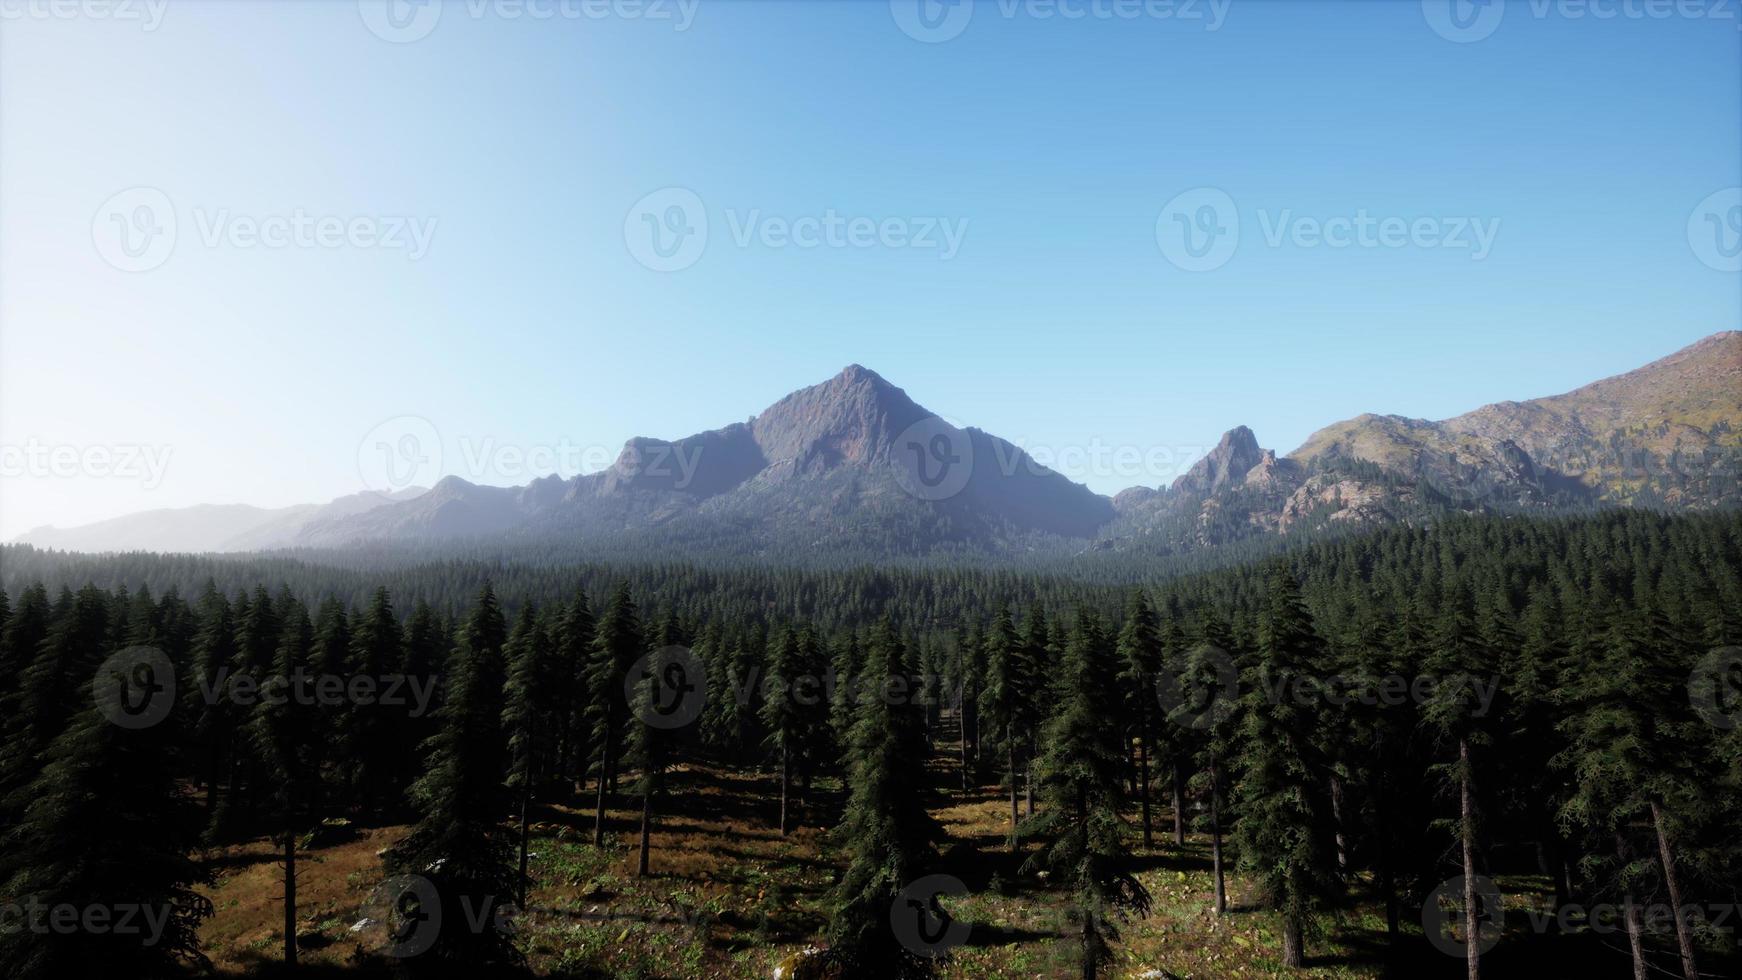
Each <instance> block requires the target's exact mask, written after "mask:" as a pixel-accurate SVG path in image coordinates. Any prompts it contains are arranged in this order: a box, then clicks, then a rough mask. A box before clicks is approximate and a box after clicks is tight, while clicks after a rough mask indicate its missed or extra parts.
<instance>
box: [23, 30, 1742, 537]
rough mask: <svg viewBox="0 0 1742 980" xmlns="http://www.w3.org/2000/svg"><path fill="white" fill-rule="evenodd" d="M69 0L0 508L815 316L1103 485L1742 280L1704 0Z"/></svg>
mask: <svg viewBox="0 0 1742 980" xmlns="http://www.w3.org/2000/svg"><path fill="white" fill-rule="evenodd" d="M60 2H61V3H65V4H67V6H59V7H55V6H51V5H50V0H0V14H4V19H3V20H0V445H3V446H4V449H5V452H6V457H5V463H6V470H5V472H4V473H3V474H0V536H5V537H10V536H12V535H15V534H17V533H19V532H21V531H23V530H26V529H28V528H30V527H34V526H37V525H40V524H49V523H53V524H59V525H63V526H65V525H69V524H76V523H82V522H86V521H90V520H95V519H100V518H105V517H110V516H115V515H118V514H122V513H126V512H130V511H134V510H141V509H146V508H151V507H166V506H181V505H186V504H192V503H198V502H220V503H229V502H244V503H253V504H260V505H274V506H276V505H285V504H290V503H296V502H303V501H319V500H325V499H328V498H331V497H334V496H338V495H340V494H344V493H349V492H353V491H355V490H358V489H361V488H362V487H364V486H365V485H368V484H369V483H370V482H371V477H370V474H369V473H368V472H367V467H366V466H365V467H363V468H362V469H360V466H359V447H360V446H363V447H364V449H365V452H366V451H367V447H368V445H369V444H371V442H372V441H375V442H379V441H381V439H380V435H381V433H382V432H387V433H388V434H389V435H392V436H393V437H394V438H398V435H399V434H402V430H407V428H408V427H409V428H410V429H415V430H416V431H418V432H423V433H426V434H427V433H430V432H433V433H434V434H435V435H434V436H433V438H436V439H439V440H440V447H439V452H437V453H433V454H432V453H428V452H426V453H424V454H423V457H424V458H434V459H436V460H437V466H438V468H439V470H440V471H441V472H446V473H457V474H459V475H461V476H465V477H467V478H468V479H472V480H474V481H477V482H489V483H520V482H525V480H526V479H528V478H530V477H531V476H533V475H538V474H539V473H542V472H548V471H549V470H551V469H552V468H556V469H560V470H563V471H565V472H574V471H576V470H583V469H592V468H597V467H598V466H600V465H604V464H605V463H606V462H608V460H609V458H610V457H611V456H612V455H614V453H615V451H616V449H617V448H618V447H619V446H620V445H621V443H622V441H623V440H624V439H625V438H627V437H629V436H633V435H652V436H661V437H677V436H682V435H685V434H688V433H691V432H694V431H697V430H701V429H706V428H713V427H716V426H719V425H723V424H726V423H729V422H732V421H738V420H742V419H744V418H747V417H748V416H750V415H752V414H754V413H755V412H757V411H760V410H761V409H762V408H764V407H765V406H766V405H768V404H769V403H771V402H772V401H774V400H775V399H776V398H778V397H779V396H781V395H783V394H785V393H786V392H788V391H790V390H792V389H795V388H798V387H801V386H803V385H806V384H810V383H815V382H818V381H821V380H823V379H825V378H827V377H829V376H831V375H833V374H834V373H836V372H837V371H839V370H840V369H841V368H842V367H843V366H844V365H846V364H848V363H853V362H858V363H862V364H864V365H866V366H868V367H871V368H873V369H875V370H877V371H878V372H880V373H881V374H883V375H884V376H885V377H886V378H888V379H889V380H890V381H892V382H894V383H895V384H897V385H900V386H902V387H904V388H906V389H907V391H908V392H909V394H911V395H912V396H913V397H914V398H915V399H916V400H918V401H919V402H920V403H921V404H924V405H926V406H928V407H929V408H931V409H933V410H934V411H936V412H938V413H940V414H943V415H945V416H946V417H948V418H951V419H953V420H956V421H960V422H963V423H967V424H973V425H978V426H980V427H982V428H985V429H988V430H990V431H992V432H995V433H997V434H999V435H1002V436H1005V437H1006V438H1009V439H1011V440H1013V441H1016V442H1018V443H1020V444H1023V445H1025V446H1028V447H1030V448H1032V449H1035V450H1037V451H1038V452H1039V453H1040V454H1041V457H1042V458H1043V460H1044V459H1046V458H1049V457H1051V458H1057V459H1060V460H1061V466H1060V468H1061V469H1064V470H1065V471H1066V472H1067V473H1068V474H1069V475H1071V476H1073V477H1075V478H1077V479H1079V480H1082V481H1084V482H1086V483H1088V484H1089V485H1090V486H1092V487H1093V488H1095V489H1096V490H1099V491H1102V492H1109V493H1110V492H1114V491H1117V490H1119V489H1120V488H1122V487H1125V486H1129V485H1132V484H1148V485H1155V484H1159V483H1162V482H1165V481H1167V480H1168V479H1170V478H1171V476H1172V475H1173V474H1174V472H1175V471H1177V469H1178V466H1179V465H1180V464H1181V463H1183V462H1184V461H1187V460H1189V458H1190V457H1191V456H1193V455H1195V454H1197V453H1199V452H1201V451H1202V449H1203V447H1206V446H1208V445H1212V444H1213V443H1214V442H1215V440H1216V439H1217V437H1218V436H1219V435H1220V434H1221V433H1222V432H1223V431H1224V430H1225V429H1227V428H1230V427H1232V426H1234V425H1236V424H1242V423H1244V424H1247V425H1249V426H1251V427H1252V428H1253V429H1254V430H1255V431H1256V432H1257V434H1258V437H1259V440H1260V442H1261V443H1262V444H1264V445H1266V446H1273V447H1275V448H1277V449H1278V450H1280V451H1284V452H1286V451H1288V450H1290V449H1293V448H1294V447H1295V446H1297V445H1299V444H1300V443H1301V442H1302V441H1303V440H1304V439H1305V437H1306V436H1307V435H1308V434H1309V433H1310V432H1311V431H1313V430H1314V429H1316V428H1318V427H1319V426H1321V425H1324V424H1327V423H1329V422H1333V421H1336V420H1338V419H1342V418H1346V417H1348V416H1351V415H1355V414H1358V413H1360V412H1364V411H1376V412H1388V413H1397V414H1403V415H1411V416H1421V417H1428V418H1442V417H1446V416H1450V415H1454V414H1457V413H1459V412H1462V411H1466V410H1468V409H1471V408H1474V407H1476V406H1478V405H1481V404H1484V403H1486V402H1490V401H1494V400H1499V399H1507V398H1515V399H1517V398H1529V397H1534V396H1540V395H1546V394H1551V393H1555V392H1559V391H1562V390H1565V389H1568V388H1571V387H1574V386H1577V385H1578V384H1581V383H1584V382H1586V381H1589V380H1593V379H1595V378H1598V377H1601V376H1604V375H1608V374H1612V373H1616V372H1618V371H1622V370H1625V369H1628V368H1631V367H1635V366H1637V365H1639V364H1642V363H1644V362H1646V361H1648V360H1650V359H1652V358H1655V357H1658V356H1662V355H1664V354H1667V353H1669V352H1671V351H1673V350H1675V349H1677V348H1679V347H1682V346H1684V345H1686V344H1688V343H1691V342H1692V341H1694V340H1696V339H1698V338H1699V337H1701V336H1704V335H1706V334H1709V333H1712V332H1715V331H1718V330H1722V329H1734V328H1737V327H1739V326H1742V275H1739V274H1738V273H1737V272H1736V271H1734V270H1735V268H1736V265H1737V261H1738V260H1737V258H1736V257H1735V254H1734V251H1735V249H1736V247H1737V244H1738V242H1739V241H1742V238H1739V236H1742V196H1738V195H1742V192H1736V191H1734V190H1733V189H1734V188H1736V187H1737V185H1738V184H1742V29H1739V28H1742V23H1739V21H1738V19H1737V18H1738V13H1737V10H1736V6H1737V5H1736V4H1734V3H1730V4H1727V5H1722V6H1720V5H1718V4H1717V3H1716V2H1713V3H1711V4H1699V3H1694V4H1692V5H1691V6H1690V5H1689V4H1685V3H1684V4H1683V5H1682V6H1681V7H1678V8H1672V11H1671V16H1668V17H1657V16H1648V15H1647V14H1648V13H1649V11H1650V10H1658V11H1659V12H1661V10H1662V8H1660V7H1656V6H1655V5H1653V6H1652V7H1650V8H1648V7H1647V5H1646V4H1645V3H1644V2H1643V0H1627V2H1625V3H1624V2H1623V0H1593V2H1592V3H1591V4H1589V5H1562V4H1559V3H1548V2H1538V3H1534V4H1530V3H1513V4H1510V5H1508V6H1505V7H1491V6H1490V7H1465V6H1463V5H1461V4H1460V5H1458V6H1457V7H1455V8H1447V7H1446V5H1444V4H1436V3H1434V2H1432V0H1430V2H1429V3H1427V4H1425V5H1424V4H1422V3H1419V2H1415V0H1395V2H1382V0H1373V2H1364V3H1343V4H1332V3H1317V2H1301V0H1290V2H1283V0H1233V2H1232V3H1227V2H1223V0H1219V2H1217V3H1216V4H1211V3H1210V2H1209V0H1198V2H1196V3H1191V4H1187V3H1183V2H1182V3H1165V2H1159V0H1158V2H1153V3H1145V2H1140V0H1057V2H1051V0H1032V2H1030V0H1002V2H996V0H994V2H980V3H976V4H973V5H971V6H970V5H966V3H965V0H964V2H960V3H958V4H956V5H954V6H935V5H931V4H929V3H928V4H927V6H925V7H923V8H922V7H919V6H918V5H917V4H915V3H913V2H909V0H897V2H896V3H894V4H893V5H892V4H891V3H889V2H885V0H859V2H826V3H825V2H815V3H809V2H799V0H786V2H749V0H701V2H700V3H699V4H696V3H694V2H693V0H686V2H685V3H683V4H679V3H678V2H677V0H665V2H663V3H655V2H653V0H642V2H640V3H637V2H634V0H619V2H614V3H613V2H609V0H585V2H584V3H583V2H582V0H571V2H569V3H559V2H558V0H523V2H522V0H504V2H501V3H497V2H484V0H471V2H454V3H450V4H447V5H445V6H442V7H440V8H436V7H433V6H420V5H417V4H409V5H397V4H396V5H394V6H393V8H392V9H389V7H388V6H387V5H383V4H374V3H365V4H362V5H361V6H360V5H359V4H358V3H356V2H351V0H324V2H313V0H310V2H273V3H267V2H240V0H210V2H198V0H169V2H168V3H162V2H161V0H159V2H147V0H132V2H130V3H128V4H124V5H122V6H121V7H119V8H111V7H108V6H106V5H104V4H101V3H97V2H95V0H91V2H82V0H60ZM1688 10H1692V11H1696V12H1701V13H1702V14H1703V15H1702V16H1698V17H1695V16H1685V15H1682V14H1681V13H1677V11H1688ZM1496 11H1498V12H1499V15H1498V16H1496V14H1495V12H1496ZM1581 11H1583V14H1582V15H1581V14H1580V12H1581ZM1599 13H1608V14H1613V15H1614V16H1602V17H1600V16H1598V14H1599ZM1065 14H1071V15H1080V16H1065ZM650 195H651V196H650ZM1713 195H1716V196H1715V197H1714V196H1713ZM807 218H808V219H810V221H805V220H803V219H807ZM323 219H324V220H323ZM172 223H173V228H172V227H170V225H171V224H172ZM704 223H705V230H704V228H703V225H704ZM1236 225H1237V230H1236V228H1235V226H1236ZM655 230H658V232H659V235H658V238H657V239H656V238H655V237H654V235H653V232H654V231H655ZM679 231H687V233H688V234H687V236H684V237H679V235H678V232H679ZM1211 232H1214V233H1215V234H1211ZM268 243H272V244H268ZM799 243H803V244H799ZM1333 243H1336V244H1333ZM166 246H168V247H166ZM678 266H681V268H679V267H678ZM668 270H669V271H668ZM405 417H411V418H412V419H413V420H414V421H410V422H408V421H405V420H404V419H405ZM396 419H397V420H400V421H389V420H396ZM383 423H385V424H386V427H385V429H383V428H380V427H381V426H382V425H383ZM426 438H429V437H428V436H427V435H426ZM390 441H391V440H390ZM517 452H519V453H523V454H526V456H527V461H526V462H520V461H519V457H518V456H516V455H515V454H516V453H517ZM54 453H59V454H60V455H59V456H55V455H54ZM1097 454H1100V455H1099V456H1098V455H1097ZM1121 459H1122V460H1123V462H1121ZM1134 460H1141V462H1134Z"/></svg>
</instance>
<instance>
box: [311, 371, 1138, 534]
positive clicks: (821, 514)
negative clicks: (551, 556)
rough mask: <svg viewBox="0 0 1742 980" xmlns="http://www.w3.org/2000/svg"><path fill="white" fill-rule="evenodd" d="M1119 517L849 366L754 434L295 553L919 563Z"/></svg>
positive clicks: (358, 518) (777, 407)
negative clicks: (386, 544) (519, 552)
mask: <svg viewBox="0 0 1742 980" xmlns="http://www.w3.org/2000/svg"><path fill="white" fill-rule="evenodd" d="M1112 517H1113V507H1112V504H1111V503H1110V502H1109V501H1108V500H1107V498H1105V497H1102V496H1099V495H1097V494H1094V493H1092V492H1090V491H1089V490H1088V489H1087V488H1085V487H1083V486H1081V485H1079V484H1076V483H1072V482H1071V481H1069V480H1067V479H1065V478H1064V477H1062V476H1060V475H1059V474H1057V473H1054V472H1052V471H1050V470H1048V469H1046V468H1045V467H1043V466H1041V465H1039V464H1038V463H1036V462H1035V461H1034V460H1033V459H1031V458H1030V457H1029V456H1028V455H1027V454H1026V453H1024V452H1023V451H1022V450H1021V449H1019V448H1017V447H1016V446H1014V445H1012V444H1011V443H1009V442H1006V441H1005V440H1003V439H999V438H998V437H996V436H993V435H990V434H988V433H985V432H982V431H980V430H978V429H973V428H960V427H957V426H955V425H953V424H951V423H949V422H947V421H945V420H943V419H941V418H939V417H938V416H936V415H934V414H933V413H931V412H929V411H927V410H926V409H924V408H922V407H921V406H919V405H918V404H916V403H915V402H914V401H913V400H912V399H910V398H909V397H908V396H907V394H906V393H905V392H903V391H902V390H901V389H900V388H897V387H895V386H894V385H892V384H890V383H889V382H888V381H886V380H884V379H883V378H882V377H880V376H879V375H878V374H877V373H876V372H873V371H870V370H868V369H866V368H863V367H860V366H859V365H856V364H855V365H852V366H849V367H848V368H846V369H845V370H843V371H842V372H841V373H840V374H838V375H836V376H835V377H833V378H831V379H829V380H828V381H825V382H823V383H822V384H819V385H814V386H812V387H809V388H804V389H802V390H800V391H796V392H794V393H792V394H790V395H788V396H786V397H785V398H783V399H781V400H780V401H778V402H776V403H775V404H773V405H771V406H770V407H769V408H768V409H767V410H765V411H763V412H762V413H761V414H759V415H757V416H756V417H755V418H753V419H751V420H750V421H749V422H745V423H735V424H733V425H728V426H726V427H724V428H721V429H714V430H712V431H708V432H702V433H698V434H696V435H692V436H688V437H686V438H683V439H678V440H675V441H667V440H662V439H652V438H636V439H631V440H630V441H629V442H628V444H627V445H625V446H624V447H623V451H622V453H621V454H620V455H619V456H618V458H617V461H616V462H615V463H613V464H612V465H611V466H610V467H609V468H608V469H606V470H604V471H602V472H599V473H592V474H587V475H583V476H577V477H574V478H571V479H568V480H562V479H559V478H557V477H547V478H545V479H542V480H536V481H534V482H533V483H531V484H528V485H527V486H524V487H485V486H477V485H475V484H471V483H468V482H466V481H464V480H461V479H459V478H457V477H448V478H446V479H443V480H442V481H441V482H439V483H437V484H436V486H435V487H434V488H432V489H431V490H430V492H429V493H427V494H425V495H423V496H421V497H419V498H417V499H415V500H410V501H406V502H404V503H400V504H397V505H395V506H393V507H387V508H381V509H378V510H373V511H370V512H367V513H362V514H356V515H349V516H344V517H336V518H331V519H323V520H320V521H315V522H311V523H310V524H309V525H307V526H306V527H305V528H304V530H303V531H302V533H301V534H300V536H299V539H298V541H297V543H298V544H301V545H308V546H316V547H320V546H338V545H344V544H350V543H355V542H358V541H377V540H387V541H395V540H407V539H412V540H427V539H430V538H460V537H478V536H486V535H500V534H503V533H504V532H515V533H525V534H529V535H538V536H549V535H565V536H575V537H587V536H589V535H590V536H622V535H626V534H635V533H650V532H655V531H660V532H665V533H667V534H668V536H669V535H678V536H687V537H712V536H714V535H715V534H717V533H719V532H720V531H721V530H722V529H725V530H726V531H727V533H730V534H734V535H738V536H740V537H742V539H743V540H744V541H745V542H746V544H747V546H756V545H760V544H769V543H775V542H778V543H780V544H781V545H783V546H784V547H787V548H804V547H815V548H829V547H833V546H836V545H839V544H840V543H842V542H843V541H852V542H854V543H856V544H860V545H864V546H866V547H868V548H885V549H889V550H893V551H896V552H910V551H925V550H929V549H930V548H931V547H932V546H934V545H937V544H952V543H956V544H962V545H976V546H978V545H985V544H989V543H998V542H1008V541H1014V540H1016V539H1020V538H1024V537H1028V536H1034V535H1040V536H1057V537H1065V538H1089V537H1092V536H1094V534H1095V533H1096V531H1097V530H1098V529H1099V528H1100V527H1102V526H1104V525H1105V524H1107V523H1108V522H1109V521H1110V520H1111V519H1112Z"/></svg>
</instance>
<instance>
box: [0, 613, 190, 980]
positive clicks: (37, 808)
mask: <svg viewBox="0 0 1742 980" xmlns="http://www.w3.org/2000/svg"><path fill="white" fill-rule="evenodd" d="M86 613H87V615H88V616H90V617H91V618H90V619H87V620H86V621H85V622H84V623H83V625H85V626H90V625H93V624H94V623H95V622H97V621H98V620H99V619H100V620H102V621H106V620H107V615H106V614H105V615H104V616H102V617H97V616H96V615H95V613H94V612H93V611H92V610H90V609H87V610H86ZM100 649H101V648H100V647H99V650H100ZM69 666H70V664H69ZM95 673H96V672H95V671H94V670H93V671H91V672H88V673H86V674H85V676H84V678H83V686H84V687H85V696H84V697H83V698H82V699H80V700H82V702H83V704H84V705H85V707H84V708H83V709H82V710H79V711H78V712H77V713H76V714H75V715H73V717H72V718H71V720H70V722H69V723H66V724H65V725H64V727H63V728H62V730H61V732H60V733H59V735H58V737H56V738H55V739H54V740H53V742H52V744H51V746H50V748H49V749H48V751H47V752H46V754H45V764H44V766H43V768H42V770H41V772H40V773H39V774H38V775H37V776H36V778H35V779H34V780H33V781H32V782H31V784H30V785H29V787H28V788H27V790H26V794H27V796H28V798H29V800H30V803H29V805H28V806H27V807H25V808H24V810H23V812H22V816H21V817H20V819H19V821H18V822H17V823H16V824H15V825H11V826H9V827H8V828H7V829H6V830H5V832H4V834H3V835H0V850H3V851H4V852H5V853H6V854H8V855H10V856H11V858H10V859H9V861H8V862H7V872H8V873H7V875H6V877H5V880H3V881H0V894H4V895H6V896H8V901H9V902H15V903H17V904H18V905H19V906H20V907H22V908H24V909H26V910H29V909H32V908H36V909H40V910H42V911H40V912H38V913H34V916H35V917H34V919H27V921H25V922H23V923H16V924H15V925H18V926H19V928H17V929H7V930H4V931H0V971H4V972H5V974H6V975H7V976H20V977H28V978H35V977H43V978H49V977H96V976H117V977H123V976H124V977H141V978H159V977H161V978H169V977H180V976H184V975H185V971H186V969H187V968H188V967H189V966H195V967H204V966H206V965H207V964H206V961H205V958H204V956H203V955H202V954H201V953H200V946H199V936H198V928H199V924H200V922H201V921H202V920H203V919H205V918H206V917H208V916H210V915H211V914H212V904H211V902H210V900H208V899H207V898H205V897H204V896H203V895H201V894H200V893H199V892H197V891H196V890H195V886H196V885H199V884H203V883H204V882H205V881H206V880H207V875H206V873H205V872H204V871H203V870H202V869H201V867H200V865H199V864H198V862H197V861H196V860H195V859H194V858H193V857H192V854H193V852H194V849H195V847H196V846H197V844H198V834H199V825H200V814H199V810H198V808H197V807H196V806H195V805H194V804H193V803H192V802H191V801H190V800H189V799H188V798H187V796H186V795H185V793H184V791H183V790H182V789H181V787H180V785H179V784H178V782H177V779H176V774H175V773H176V770H175V765H174V763H175V758H176V756H175V751H174V749H175V741H174V728H175V726H174V725H173V724H171V723H160V724H156V725H151V726H147V727H143V728H130V727H123V726H121V725H118V724H115V723H114V722H112V721H111V720H110V718H109V716H108V715H106V714H105V713H104V711H103V706H102V702H100V701H93V699H92V697H91V691H92V690H93V688H92V682H93V678H94V677H95ZM111 680H113V681H114V682H115V683H116V684H117V685H121V684H127V683H130V679H129V678H128V677H126V676H125V675H117V676H115V677H114V678H111ZM104 689H108V688H106V686H105V687H104ZM117 696H118V697H129V698H131V697H132V695H128V694H119V695H117ZM115 703H117V702H111V704H115ZM172 717H173V715H172ZM69 908H70V909H71V910H73V912H74V914H75V915H78V916H79V917H80V920H79V921H80V922H81V923H83V922H88V921H91V920H90V919H89V918H87V917H88V916H90V915H92V914H100V915H101V916H102V917H103V921H104V922H105V928H103V929H91V930H84V929H80V930H76V931H72V932H68V931H66V930H64V929H57V928H50V927H48V924H49V923H50V922H52V921H53V919H51V918H49V917H51V916H56V915H57V914H58V913H56V911H55V910H56V909H61V910H63V911H64V910H65V909H69ZM27 914H30V913H28V912H27ZM123 917H125V918H126V922H127V924H126V925H123ZM33 922H34V925H33V924H32V923H33Z"/></svg>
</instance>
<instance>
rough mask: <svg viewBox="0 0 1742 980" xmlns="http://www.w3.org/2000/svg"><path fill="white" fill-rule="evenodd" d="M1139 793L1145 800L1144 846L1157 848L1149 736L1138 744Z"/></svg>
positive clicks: (1144, 737) (1145, 736)
mask: <svg viewBox="0 0 1742 980" xmlns="http://www.w3.org/2000/svg"><path fill="white" fill-rule="evenodd" d="M1137 783H1138V786H1137V793H1138V795H1139V796H1140V797H1141V798H1142V799H1143V846H1144V847H1154V846H1155V831H1154V830H1153V828H1152V824H1151V822H1150V819H1149V736H1148V735H1144V736H1143V737H1142V738H1141V739H1139V740H1138V742H1137Z"/></svg>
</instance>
